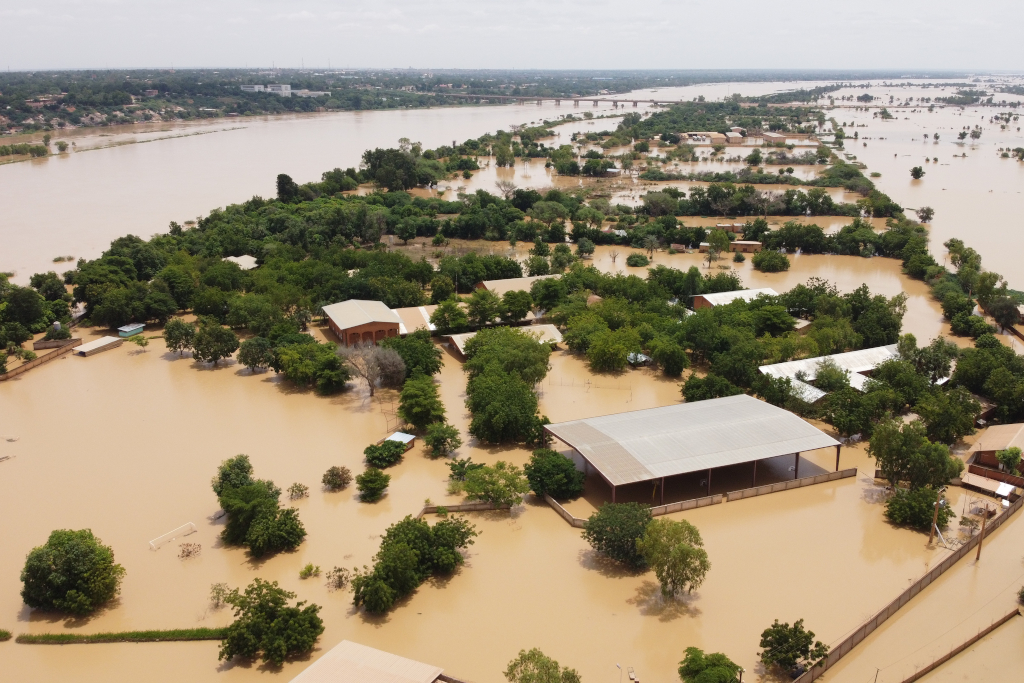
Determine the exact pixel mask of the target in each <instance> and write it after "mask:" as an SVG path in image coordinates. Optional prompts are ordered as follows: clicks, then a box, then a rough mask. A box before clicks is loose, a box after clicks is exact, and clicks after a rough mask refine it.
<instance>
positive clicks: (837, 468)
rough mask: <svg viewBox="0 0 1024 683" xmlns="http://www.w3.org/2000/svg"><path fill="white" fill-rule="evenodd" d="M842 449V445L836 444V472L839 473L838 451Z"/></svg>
mask: <svg viewBox="0 0 1024 683" xmlns="http://www.w3.org/2000/svg"><path fill="white" fill-rule="evenodd" d="M842 447H843V445H842V444H836V472H838V471H839V449H841V448H842Z"/></svg>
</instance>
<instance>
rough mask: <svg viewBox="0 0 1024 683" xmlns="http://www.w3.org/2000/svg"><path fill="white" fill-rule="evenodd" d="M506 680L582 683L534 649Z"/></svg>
mask: <svg viewBox="0 0 1024 683" xmlns="http://www.w3.org/2000/svg"><path fill="white" fill-rule="evenodd" d="M587 113H589V112H587ZM644 144H646V143H644ZM505 680H507V681H508V683H580V675H579V673H578V672H577V671H576V669H570V668H569V667H564V668H563V667H561V666H560V665H559V664H558V662H556V661H555V660H553V659H551V658H550V657H548V656H547V655H545V654H544V653H543V652H541V651H540V650H538V649H537V648H533V649H532V650H530V651H529V652H527V651H526V650H520V651H519V656H518V657H516V658H515V659H513V660H512V661H511V662H509V663H508V667H507V668H506V669H505Z"/></svg>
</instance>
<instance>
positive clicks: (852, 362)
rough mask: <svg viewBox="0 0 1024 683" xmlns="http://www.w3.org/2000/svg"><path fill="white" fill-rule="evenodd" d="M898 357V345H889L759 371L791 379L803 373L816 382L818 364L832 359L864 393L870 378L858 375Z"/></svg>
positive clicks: (795, 361)
mask: <svg viewBox="0 0 1024 683" xmlns="http://www.w3.org/2000/svg"><path fill="white" fill-rule="evenodd" d="M898 355H899V354H898V353H897V351H896V345H895V344H889V345H888V346H876V347H874V348H871V349H861V350H860V351H848V352H846V353H836V354H833V355H831V356H816V357H814V358H801V359H800V360H791V361H787V362H785V363H775V364H774V365H762V366H761V367H760V368H759V369H760V370H761V372H762V373H763V374H765V375H772V376H773V377H789V378H790V379H796V375H797V373H799V372H802V373H804V375H805V379H807V380H809V381H814V378H815V377H816V376H817V373H818V364H819V363H821V361H823V360H825V359H826V358H831V359H832V360H833V361H835V364H836V365H838V366H839V367H840V368H842V369H843V370H847V371H848V372H849V373H850V386H851V387H853V388H854V389H859V390H860V391H864V389H865V387H866V385H867V381H868V378H867V377H865V376H864V375H861V374H858V373H861V372H871V371H872V370H874V369H875V368H877V367H878V366H879V365H881V364H882V363H883V362H885V361H887V360H889V359H890V358H896V357H897V356H898Z"/></svg>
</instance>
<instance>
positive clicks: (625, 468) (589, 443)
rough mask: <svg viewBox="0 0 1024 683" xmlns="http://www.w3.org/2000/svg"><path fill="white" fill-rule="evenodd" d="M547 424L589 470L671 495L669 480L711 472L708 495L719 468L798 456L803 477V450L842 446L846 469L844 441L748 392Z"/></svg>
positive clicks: (796, 460)
mask: <svg viewBox="0 0 1024 683" xmlns="http://www.w3.org/2000/svg"><path fill="white" fill-rule="evenodd" d="M544 431H545V432H547V433H548V434H550V435H551V436H552V437H554V438H556V439H558V440H559V441H561V442H562V443H564V444H565V445H567V446H569V447H570V448H572V449H573V451H574V453H575V455H578V456H579V458H581V459H582V460H583V469H584V471H586V472H589V471H590V469H591V468H593V469H594V470H595V471H596V472H597V473H598V474H599V475H600V476H601V478H602V479H604V480H605V481H606V482H607V483H608V485H609V486H610V487H611V494H612V495H611V498H612V502H615V491H616V489H617V488H618V487H621V486H625V485H629V484H636V483H640V482H653V483H655V484H657V485H659V487H660V489H661V498H662V500H661V502H662V503H664V502H665V500H664V498H665V480H666V479H667V478H669V477H676V476H680V475H686V474H690V473H694V472H699V473H704V472H706V473H707V490H708V495H710V493H711V480H712V474H713V471H714V470H715V469H718V468H722V467H729V466H732V465H738V464H743V463H750V464H752V466H753V474H752V478H751V481H752V484H751V485H752V486H753V485H754V484H756V479H757V463H758V462H759V461H761V460H765V459H768V458H775V457H778V456H782V455H793V456H794V468H793V471H794V478H799V476H800V453H802V452H806V451H812V450H817V449H819V448H828V447H835V449H836V471H839V454H840V449H841V445H840V443H839V442H838V441H836V440H835V439H833V438H832V437H831V436H829V435H828V434H825V433H824V432H822V431H821V430H820V429H818V428H817V427H815V426H813V425H811V424H809V423H807V422H805V421H804V420H802V419H800V418H799V417H797V416H796V415H794V414H793V413H791V412H789V411H787V410H783V409H782V408H778V407H776V406H773V405H771V404H770V403H765V402H764V401H759V400H757V399H756V398H753V397H751V396H747V395H746V394H738V395H736V396H727V397H724V398H716V399H710V400H707V401H697V402H694V403H682V404H678V405H672V406H665V407H662V408H650V409H647V410H635V411H632V412H628V413H618V414H615V415H604V416H601V417H592V418H587V419H584V420H572V421H570V422H560V423H558V424H550V425H545V427H544Z"/></svg>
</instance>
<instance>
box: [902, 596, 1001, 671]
mask: <svg viewBox="0 0 1024 683" xmlns="http://www.w3.org/2000/svg"><path fill="white" fill-rule="evenodd" d="M1018 614H1020V610H1018V609H1017V608H1014V610H1013V611H1012V612H1008V613H1007V614H1004V615H1003V616H1002V617H1001V618H1000V619H999V620H998V621H994V622H992V624H991V625H990V626H989V627H988V628H986V629H984V630H981V631H978V633H977V635H975V636H973V637H971V638H969V639H968V640H966V641H965V642H963V643H960V644H959V645H957V646H956V647H955V648H953V649H952V650H950V651H949V652H947V653H946V654H944V655H942V656H941V657H939V658H938V659H936V660H935V661H934V662H932V663H931V664H929V665H928V666H926V667H925V668H923V669H921V670H920V671H917V672H915V673H914V674H912V675H911V676H908V677H907V678H904V679H903V681H902V682H901V683H914V681H917V680H920V679H921V678H922V677H924V676H926V675H928V674H930V673H931V672H932V671H935V670H936V669H938V668H939V667H940V666H942V665H943V664H945V663H946V662H948V661H949V660H951V659H953V657H956V656H957V655H958V654H960V653H961V652H963V651H964V650H966V649H967V648H969V647H970V646H971V645H974V644H975V643H976V642H978V641H979V640H981V639H982V638H984V637H985V636H987V635H988V634H990V633H992V631H995V630H996V629H997V628H999V627H1000V626H1002V625H1003V624H1005V623H1006V622H1008V621H1009V620H1010V619H1013V618H1014V617H1015V616H1017V615H1018Z"/></svg>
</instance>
